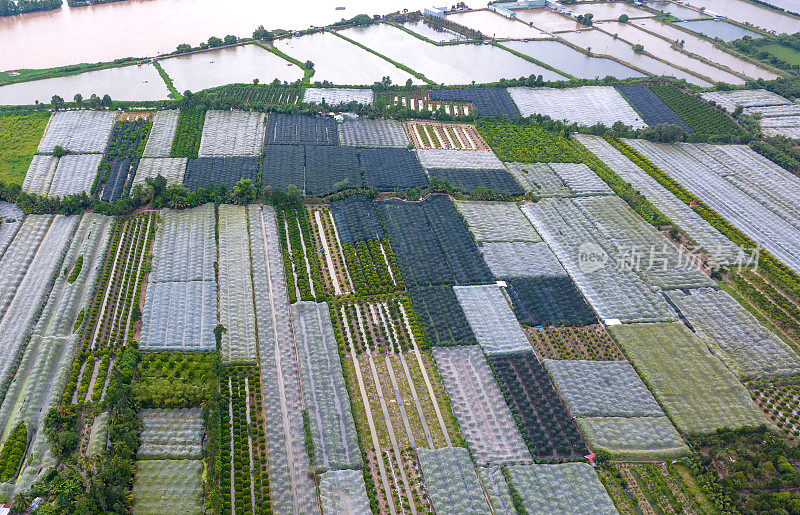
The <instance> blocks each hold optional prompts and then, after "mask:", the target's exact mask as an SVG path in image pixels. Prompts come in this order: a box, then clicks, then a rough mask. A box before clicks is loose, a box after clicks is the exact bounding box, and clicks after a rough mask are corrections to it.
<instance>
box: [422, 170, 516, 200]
mask: <svg viewBox="0 0 800 515" xmlns="http://www.w3.org/2000/svg"><path fill="white" fill-rule="evenodd" d="M428 175H429V176H430V177H431V178H432V179H433V178H434V177H435V178H436V179H438V180H439V182H444V181H447V183H448V184H450V186H452V187H454V188H455V189H456V190H458V191H459V192H461V193H463V194H465V195H470V194H472V193H473V192H475V190H479V191H480V190H484V191H485V190H488V191H490V192H492V193H496V194H500V195H505V196H507V197H521V196H522V195H524V194H525V192H524V191H523V190H522V188H521V187H520V186H519V184H517V182H516V181H515V180H514V178H513V177H512V176H511V174H509V173H508V172H507V171H505V170H475V169H463V168H431V169H429V170H428Z"/></svg>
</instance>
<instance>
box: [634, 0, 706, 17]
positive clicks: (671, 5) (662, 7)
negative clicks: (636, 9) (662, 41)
mask: <svg viewBox="0 0 800 515" xmlns="http://www.w3.org/2000/svg"><path fill="white" fill-rule="evenodd" d="M644 4H645V5H646V6H647V7H649V8H651V9H655V10H657V11H661V12H665V13H668V14H671V15H672V16H674V17H676V18H678V19H679V20H692V19H695V18H702V17H703V13H701V12H700V11H695V10H694V9H689V8H688V7H684V6H682V5H678V4H676V3H675V2H665V1H664V0H657V1H654V2H645V3H644Z"/></svg>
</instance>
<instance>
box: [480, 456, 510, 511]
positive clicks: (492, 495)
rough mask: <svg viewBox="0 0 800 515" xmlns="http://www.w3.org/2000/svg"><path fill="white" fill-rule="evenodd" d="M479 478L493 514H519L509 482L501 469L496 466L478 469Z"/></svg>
mask: <svg viewBox="0 0 800 515" xmlns="http://www.w3.org/2000/svg"><path fill="white" fill-rule="evenodd" d="M478 477H479V478H480V480H481V484H482V485H483V491H484V493H485V494H486V497H487V498H488V499H489V505H490V506H491V507H492V512H493V513H502V514H507V515H513V514H514V513H517V510H516V509H515V508H514V501H513V500H512V499H511V491H510V490H509V488H508V482H506V478H505V476H504V475H503V469H502V468H501V467H498V466H496V465H492V466H489V467H478Z"/></svg>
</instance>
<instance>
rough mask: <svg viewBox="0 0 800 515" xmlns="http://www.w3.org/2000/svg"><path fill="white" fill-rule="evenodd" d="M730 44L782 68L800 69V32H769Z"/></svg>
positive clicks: (790, 70) (795, 70)
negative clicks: (775, 33) (755, 37)
mask: <svg viewBox="0 0 800 515" xmlns="http://www.w3.org/2000/svg"><path fill="white" fill-rule="evenodd" d="M728 44H729V45H730V46H731V47H733V48H734V49H735V50H736V51H738V52H741V53H743V54H746V55H749V56H750V57H755V58H756V59H758V60H759V61H761V62H764V63H767V64H769V65H772V66H774V67H776V68H780V69H781V70H786V71H789V72H793V73H797V72H799V71H800V33H798V34H780V35H773V34H769V35H765V36H764V37H762V38H759V39H753V38H751V37H747V36H745V37H743V38H742V39H737V40H736V41H731V42H730V43H728Z"/></svg>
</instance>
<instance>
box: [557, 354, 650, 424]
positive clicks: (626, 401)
mask: <svg viewBox="0 0 800 515" xmlns="http://www.w3.org/2000/svg"><path fill="white" fill-rule="evenodd" d="M544 366H545V368H546V369H547V372H548V373H549V374H550V377H551V378H552V379H553V384H555V387H556V390H558V393H559V395H560V396H561V398H562V399H564V402H565V403H566V404H567V407H568V408H569V411H570V413H572V416H574V417H629V418H630V417H659V416H662V415H663V414H664V412H663V411H662V410H661V407H660V406H659V405H658V403H657V402H656V400H655V399H654V398H653V394H651V393H650V391H649V390H648V389H647V387H646V386H645V385H644V383H643V382H642V380H641V379H640V378H639V376H638V375H637V374H636V371H635V370H634V369H633V367H632V366H631V364H630V363H628V362H627V361H583V360H557V361H556V360H552V359H546V360H544Z"/></svg>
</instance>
